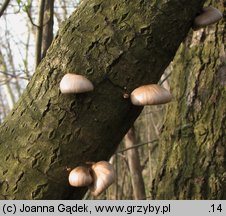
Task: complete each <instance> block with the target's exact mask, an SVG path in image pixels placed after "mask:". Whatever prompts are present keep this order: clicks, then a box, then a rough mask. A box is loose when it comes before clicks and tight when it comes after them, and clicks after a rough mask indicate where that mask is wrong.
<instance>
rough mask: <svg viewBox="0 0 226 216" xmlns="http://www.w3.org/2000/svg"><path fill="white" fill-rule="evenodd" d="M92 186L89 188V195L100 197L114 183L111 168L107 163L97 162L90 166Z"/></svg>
mask: <svg viewBox="0 0 226 216" xmlns="http://www.w3.org/2000/svg"><path fill="white" fill-rule="evenodd" d="M91 170H92V176H93V184H91V186H90V190H91V194H92V195H94V196H98V195H100V194H101V193H102V192H103V191H105V190H106V189H107V188H108V187H109V186H110V185H111V184H112V183H113V182H114V181H115V171H114V168H113V166H112V165H111V164H110V163H109V162H107V161H99V162H97V163H95V164H93V165H92V167H91Z"/></svg>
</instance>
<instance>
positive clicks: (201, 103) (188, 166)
mask: <svg viewBox="0 0 226 216" xmlns="http://www.w3.org/2000/svg"><path fill="white" fill-rule="evenodd" d="M223 2H224V3H225V5H223ZM209 4H211V5H213V6H214V7H216V8H218V9H219V10H220V11H222V12H224V19H223V20H222V21H221V22H219V23H218V24H216V25H212V26H209V27H207V28H205V29H201V30H199V31H195V32H191V34H190V35H189V36H188V37H187V39H186V41H185V42H184V43H183V44H182V45H181V46H180V49H179V51H178V53H177V55H176V57H175V59H174V62H173V65H172V75H171V77H172V80H171V84H172V85H171V86H172V94H173V95H174V101H173V102H172V103H171V104H170V105H169V111H168V114H167V121H166V123H165V128H164V132H163V134H162V136H161V139H160V140H161V142H160V150H159V152H160V161H161V162H160V163H159V167H158V169H157V170H158V171H157V174H156V176H155V180H154V183H153V188H152V195H153V199H226V163H225V162H226V136H225V131H226V125H225V122H226V121H225V120H226V97H225V95H226V89H225V85H226V67H225V65H226V54H225V53H226V52H225V43H226V37H225V36H226V31H225V29H226V28H225V27H226V23H225V15H226V14H225V13H226V10H225V6H226V2H225V1H223V0H219V1H215V0H214V1H207V5H209Z"/></svg>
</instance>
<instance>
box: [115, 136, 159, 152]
mask: <svg viewBox="0 0 226 216" xmlns="http://www.w3.org/2000/svg"><path fill="white" fill-rule="evenodd" d="M155 142H158V139H155V140H152V141H149V142H144V143H140V144H137V145H134V146H133V147H129V148H125V149H122V150H120V151H117V152H116V154H120V153H122V152H124V151H128V150H130V149H133V148H137V147H140V146H143V145H147V144H150V143H155Z"/></svg>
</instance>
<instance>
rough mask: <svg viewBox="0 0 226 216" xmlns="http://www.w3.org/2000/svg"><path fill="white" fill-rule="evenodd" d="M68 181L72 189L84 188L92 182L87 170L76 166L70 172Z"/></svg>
mask: <svg viewBox="0 0 226 216" xmlns="http://www.w3.org/2000/svg"><path fill="white" fill-rule="evenodd" d="M68 179H69V183H70V185H71V186H74V187H85V186H88V185H90V184H91V183H92V182H93V178H92V176H91V174H90V170H89V168H88V167H84V166H78V167H76V168H75V169H73V170H72V171H71V172H70V174H69V177H68Z"/></svg>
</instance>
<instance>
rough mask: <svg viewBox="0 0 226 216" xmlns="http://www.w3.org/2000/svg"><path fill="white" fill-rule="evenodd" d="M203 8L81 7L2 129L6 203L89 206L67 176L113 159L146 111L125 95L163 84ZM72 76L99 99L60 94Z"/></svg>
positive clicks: (172, 2)
mask: <svg viewBox="0 0 226 216" xmlns="http://www.w3.org/2000/svg"><path fill="white" fill-rule="evenodd" d="M203 2H204V0H183V1H178V0H167V1H161V3H160V2H159V1H157V0H156V1H154V0H152V1H151V0H149V1H143V0H134V1H127V0H124V1H116V0H109V1H104V0H84V1H82V3H81V4H80V5H79V7H78V10H76V11H75V12H74V13H73V14H72V15H71V16H70V18H69V19H68V20H67V21H65V23H64V24H63V26H62V27H61V29H60V30H59V32H58V34H57V36H56V38H55V40H54V42H53V43H52V45H51V47H50V49H49V50H48V52H47V55H46V57H45V58H44V59H43V60H42V61H41V63H40V64H39V67H38V68H37V70H36V72H35V74H34V76H33V78H32V80H31V81H30V83H29V84H28V86H27V88H26V90H25V92H24V94H23V95H22V96H21V98H20V100H19V102H18V103H17V104H16V106H15V108H14V109H13V111H12V112H11V113H10V114H9V115H8V117H7V118H6V119H5V121H4V122H3V123H2V124H1V126H0V134H1V137H0V152H1V158H0V179H1V182H0V194H1V198H4V199H80V198H82V196H83V194H84V193H85V191H86V188H82V189H77V188H72V187H70V186H69V184H68V171H67V168H70V167H75V166H77V165H79V164H83V163H85V162H86V161H99V160H107V159H109V158H110V156H111V155H112V154H113V153H114V151H115V150H116V148H117V145H118V143H119V142H120V140H121V139H122V138H123V136H124V135H125V134H126V132H127V131H128V129H129V128H130V127H131V126H132V125H133V123H134V121H135V119H136V118H137V116H138V115H139V114H140V112H141V110H142V107H136V106H133V105H132V104H131V103H130V100H129V99H124V98H123V94H124V93H130V92H131V91H132V90H133V89H134V88H136V87H138V86H140V85H143V84H147V83H157V81H158V80H159V78H160V76H161V75H162V73H163V71H164V69H165V68H166V67H167V65H168V64H169V63H170V61H171V60H172V58H173V57H174V55H175V52H176V50H177V49H178V47H179V45H180V43H181V41H182V40H184V38H185V36H186V34H187V33H188V31H189V29H190V27H191V24H192V20H193V19H194V17H195V15H196V14H197V12H198V11H199V10H200V8H201V7H202V4H203ZM68 72H70V73H77V74H81V75H84V76H86V77H87V78H88V79H89V80H91V81H92V83H93V84H94V86H95V89H94V91H93V92H91V93H85V94H80V95H75V94H71V95H64V94H61V93H60V91H59V82H60V80H61V78H62V76H63V75H64V74H65V73H68Z"/></svg>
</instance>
